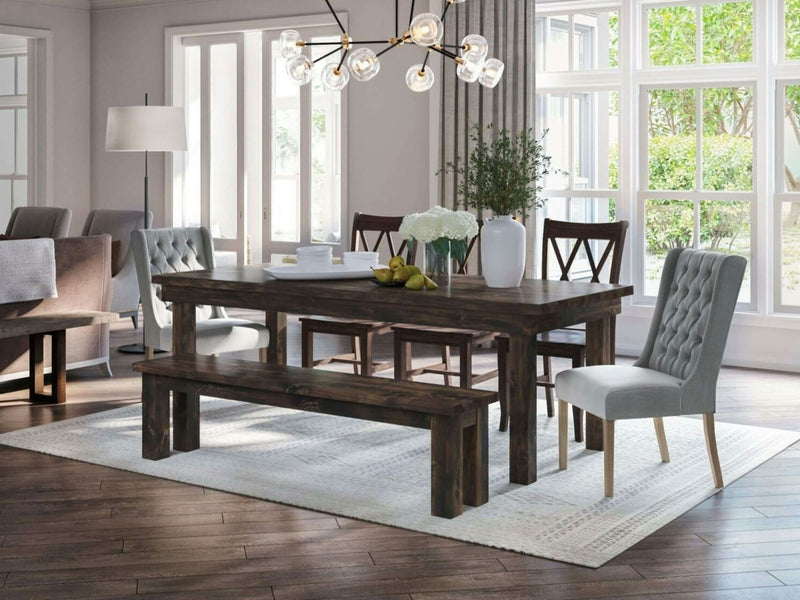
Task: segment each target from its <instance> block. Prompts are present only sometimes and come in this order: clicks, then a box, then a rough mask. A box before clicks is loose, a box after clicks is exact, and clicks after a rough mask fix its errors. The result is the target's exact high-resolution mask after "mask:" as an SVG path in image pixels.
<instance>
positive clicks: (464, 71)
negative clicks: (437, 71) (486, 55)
mask: <svg viewBox="0 0 800 600" xmlns="http://www.w3.org/2000/svg"><path fill="white" fill-rule="evenodd" d="M461 58H462V60H463V61H464V62H462V63H461V64H460V65H458V66H457V67H456V75H458V78H459V79H460V80H461V81H466V82H467V83H475V82H476V81H478V78H479V77H480V76H481V74H482V73H483V65H484V62H483V59H482V58H480V57H479V56H478V55H477V54H473V53H471V52H468V53H467V54H465V55H464V56H462V57H461Z"/></svg>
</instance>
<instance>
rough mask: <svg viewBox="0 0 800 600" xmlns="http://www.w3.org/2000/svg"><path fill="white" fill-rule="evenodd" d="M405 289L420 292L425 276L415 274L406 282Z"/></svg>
mask: <svg viewBox="0 0 800 600" xmlns="http://www.w3.org/2000/svg"><path fill="white" fill-rule="evenodd" d="M406 287H407V288H408V289H410V290H421V289H422V288H424V287H425V276H424V275H421V274H419V273H417V274H416V275H412V276H411V277H409V278H408V281H406Z"/></svg>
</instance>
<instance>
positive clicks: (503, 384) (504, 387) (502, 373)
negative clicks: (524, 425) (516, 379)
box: [497, 338, 509, 431]
mask: <svg viewBox="0 0 800 600" xmlns="http://www.w3.org/2000/svg"><path fill="white" fill-rule="evenodd" d="M497 392H498V393H497V396H498V400H499V401H500V431H508V396H509V389H508V346H507V344H506V342H505V340H503V339H502V338H500V339H498V340H497Z"/></svg>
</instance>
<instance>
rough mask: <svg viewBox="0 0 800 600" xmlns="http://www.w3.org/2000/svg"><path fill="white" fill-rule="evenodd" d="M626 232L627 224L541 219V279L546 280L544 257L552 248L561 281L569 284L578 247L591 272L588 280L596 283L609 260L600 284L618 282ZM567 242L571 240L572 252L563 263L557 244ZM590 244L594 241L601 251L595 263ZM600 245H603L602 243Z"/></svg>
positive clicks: (624, 222) (595, 258) (545, 257)
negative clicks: (584, 255) (605, 275)
mask: <svg viewBox="0 0 800 600" xmlns="http://www.w3.org/2000/svg"><path fill="white" fill-rule="evenodd" d="M627 231H628V222H627V221H616V222H614V223H573V222H570V221H554V220H552V219H545V221H544V231H543V236H542V238H543V239H542V278H543V279H547V278H548V276H549V271H548V267H549V265H548V255H549V254H550V252H549V249H550V247H552V249H553V254H554V255H555V258H556V262H557V263H558V268H559V270H560V272H561V274H560V278H561V281H569V280H570V278H571V273H572V269H573V267H574V266H575V262H576V259H577V258H578V255H579V253H580V250H581V248H583V249H584V251H585V253H586V259H587V262H588V264H589V270H590V272H591V281H593V282H595V283H600V275H601V274H602V273H603V269H604V268H605V266H606V263H607V262H608V259H609V258H611V263H610V267H609V270H608V275H609V276H608V281H607V282H604V283H619V276H620V270H621V268H622V252H623V250H624V249H625V234H626V233H627ZM563 239H568V240H573V245H572V251H571V252H570V254H569V256H568V257H567V260H566V261H565V260H564V257H563V255H562V254H561V249H560V248H559V245H558V241H559V240H563ZM592 242H598V243H599V247H601V248H602V249H601V250H600V252H602V254H600V258H599V260H598V259H597V257H595V255H594V251H593V250H592ZM602 242H606V243H605V244H602Z"/></svg>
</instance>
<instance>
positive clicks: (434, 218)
mask: <svg viewBox="0 0 800 600" xmlns="http://www.w3.org/2000/svg"><path fill="white" fill-rule="evenodd" d="M476 235H478V223H477V221H476V220H475V217H474V215H472V214H471V213H469V212H466V211H463V210H459V211H452V210H449V209H447V208H444V207H443V206H434V207H433V208H431V209H430V210H429V211H427V212H424V213H414V214H411V215H407V216H406V217H405V218H403V223H402V225H401V226H400V236H401V237H402V238H403V239H406V240H416V241H418V242H421V243H423V244H426V243H428V242H433V241H435V240H438V239H439V238H447V239H450V240H463V239H465V238H473V237H475V236H476Z"/></svg>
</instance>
